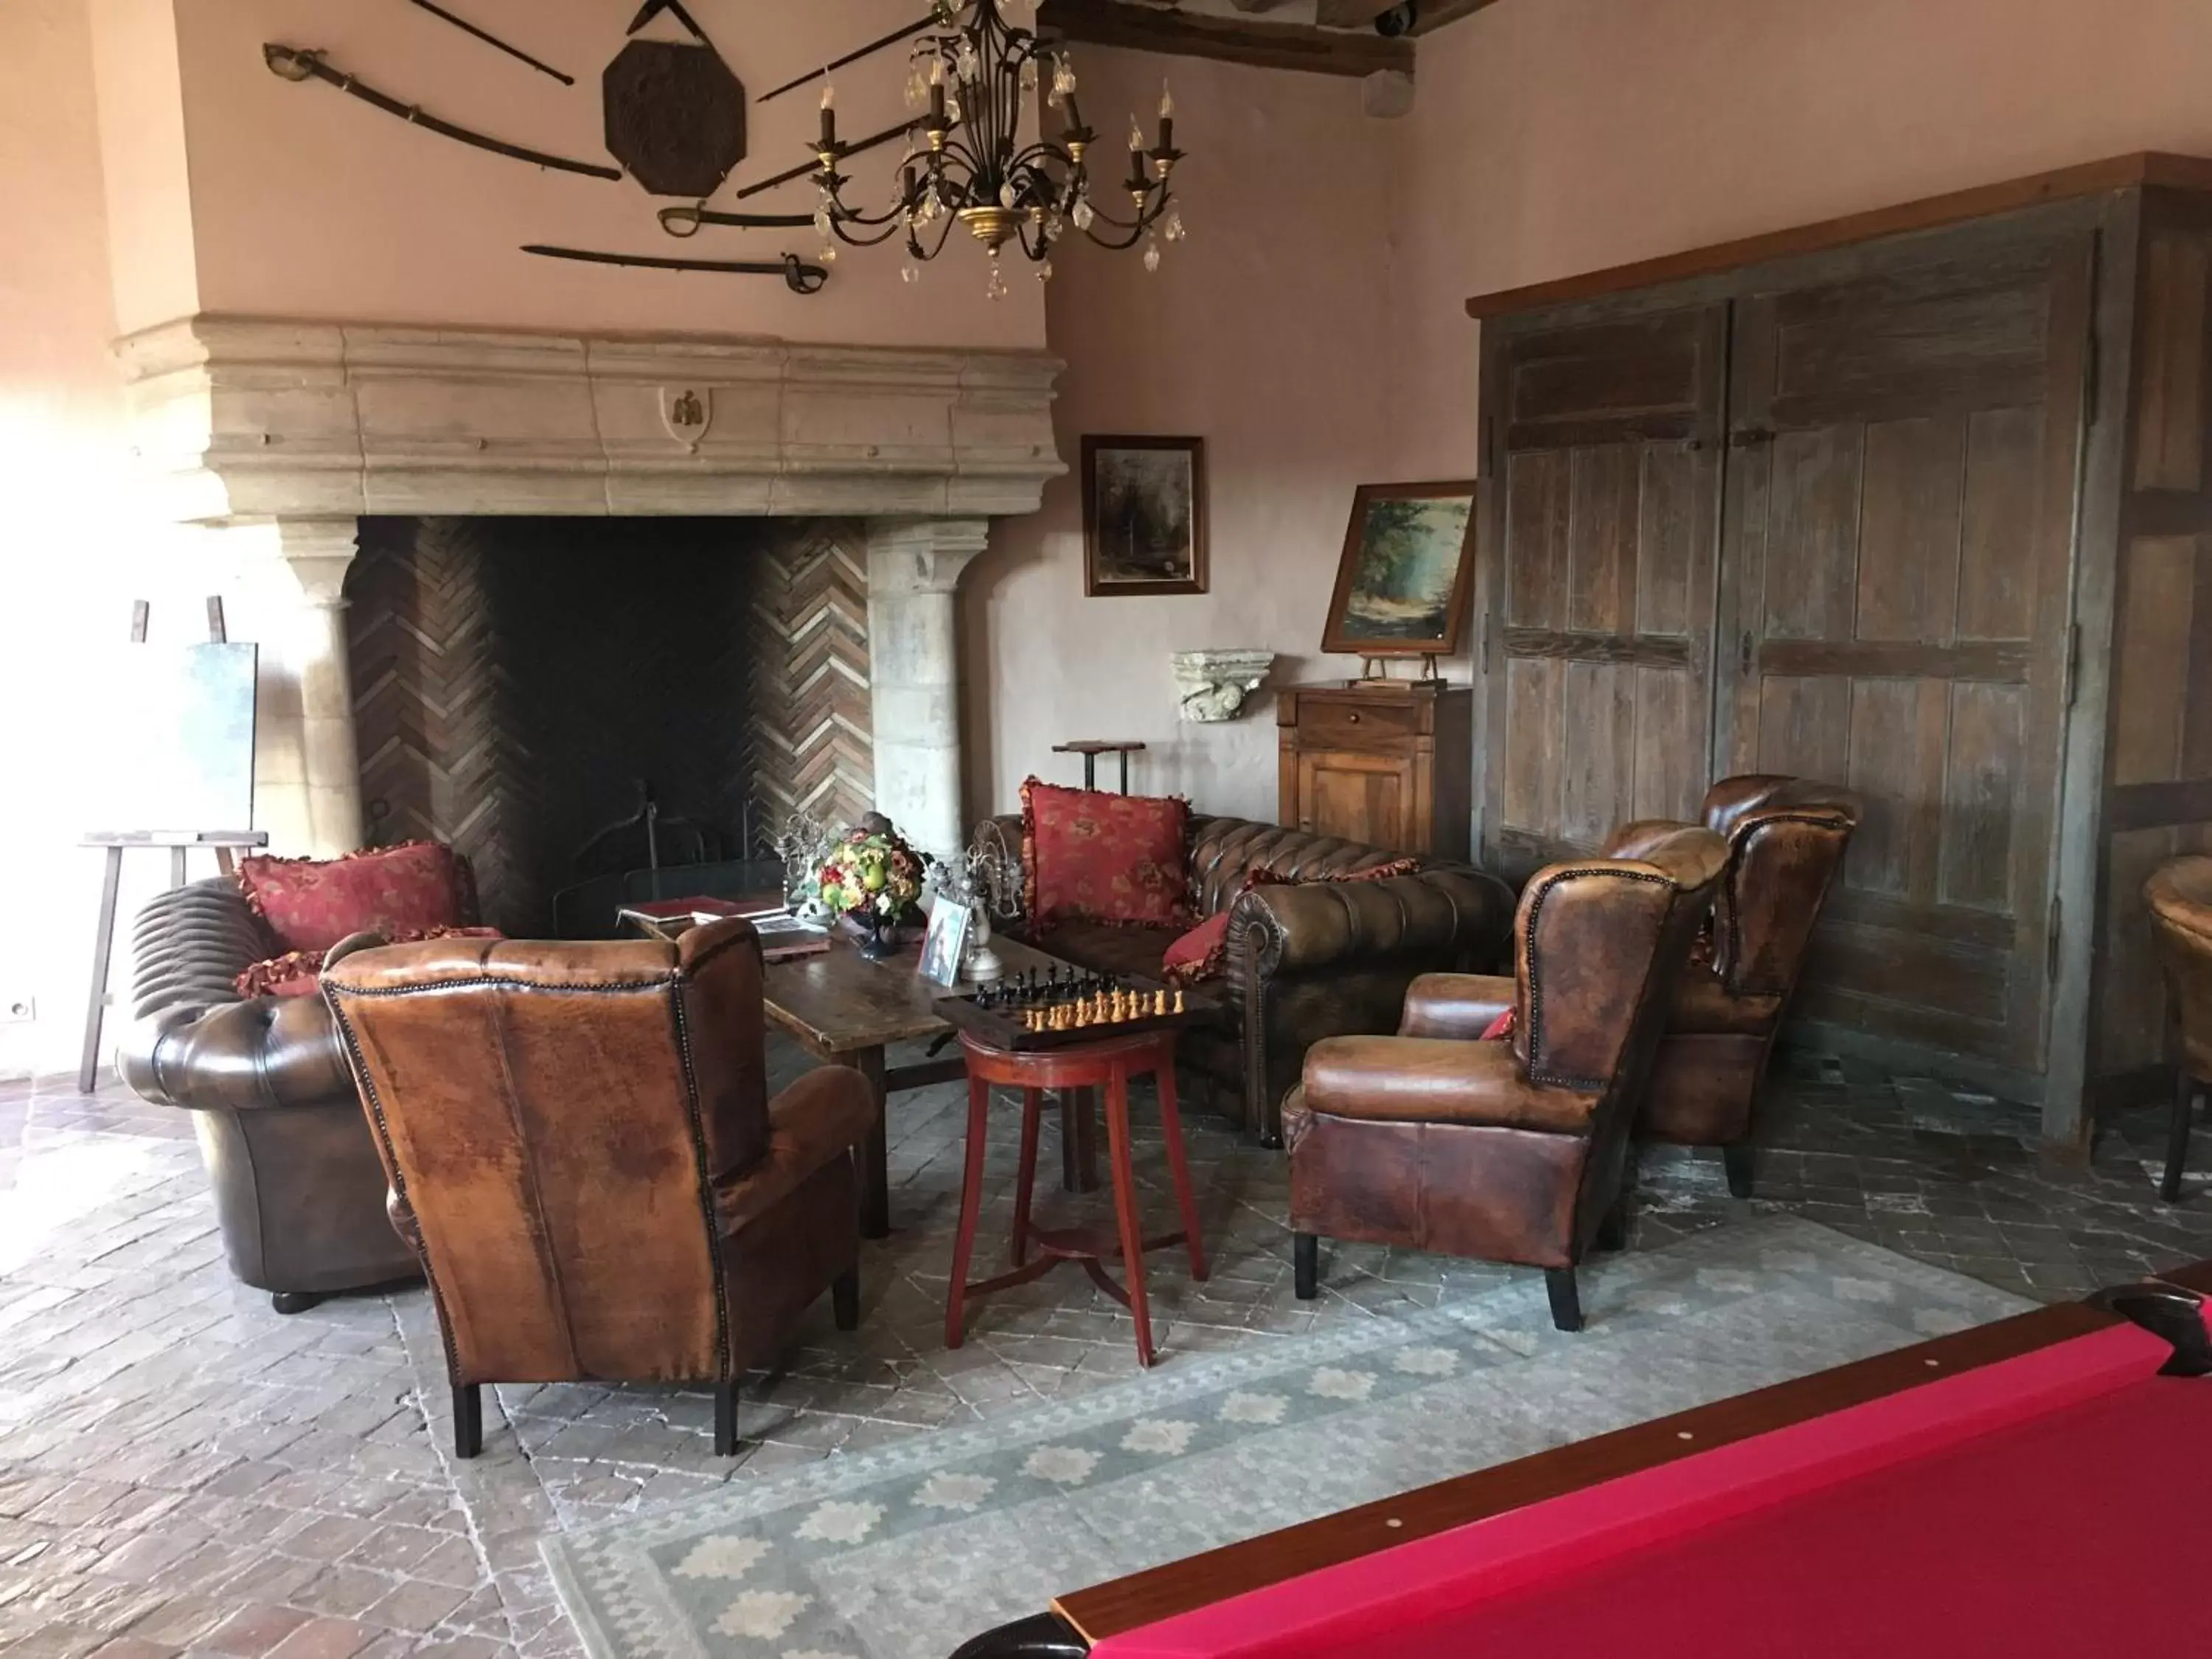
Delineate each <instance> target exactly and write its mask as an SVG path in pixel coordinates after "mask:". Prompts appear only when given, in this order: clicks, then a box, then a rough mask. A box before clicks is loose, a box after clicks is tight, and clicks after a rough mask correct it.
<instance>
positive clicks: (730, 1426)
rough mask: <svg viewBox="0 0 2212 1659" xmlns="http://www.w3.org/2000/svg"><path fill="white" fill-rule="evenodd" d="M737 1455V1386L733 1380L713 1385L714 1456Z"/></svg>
mask: <svg viewBox="0 0 2212 1659" xmlns="http://www.w3.org/2000/svg"><path fill="white" fill-rule="evenodd" d="M714 1455H715V1456H717V1457H735V1456H736V1455H738V1385H737V1383H736V1382H735V1380H732V1381H730V1382H727V1383H716V1384H714Z"/></svg>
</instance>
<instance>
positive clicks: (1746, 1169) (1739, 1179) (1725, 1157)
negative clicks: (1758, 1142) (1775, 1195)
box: [1721, 1140, 1756, 1198]
mask: <svg viewBox="0 0 2212 1659" xmlns="http://www.w3.org/2000/svg"><path fill="white" fill-rule="evenodd" d="M1721 1166H1722V1167H1723V1169H1725V1170H1727V1171H1728V1188H1729V1192H1730V1193H1732V1194H1735V1196H1736V1197H1738V1198H1749V1197H1750V1196H1751V1182H1752V1177H1753V1175H1754V1174H1755V1173H1756V1171H1755V1170H1754V1169H1753V1164H1752V1158H1751V1143H1750V1142H1749V1141H1747V1140H1743V1141H1739V1142H1737V1143H1736V1144H1735V1146H1723V1147H1722V1148H1721Z"/></svg>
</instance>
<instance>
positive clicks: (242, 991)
mask: <svg viewBox="0 0 2212 1659" xmlns="http://www.w3.org/2000/svg"><path fill="white" fill-rule="evenodd" d="M322 975H323V953H322V952H321V951H286V952H285V953H284V954H283V956H281V957H270V958H269V960H268V961H266V962H257V963H254V964H253V966H252V967H251V968H249V969H246V971H245V972H244V973H242V974H240V975H239V976H238V977H237V978H236V979H235V980H234V981H231V982H232V983H233V984H234V985H235V986H236V987H238V994H239V995H240V996H242V997H246V998H247V999H249V1000H251V999H252V998H254V997H311V996H313V995H314V994H315V993H316V991H317V990H318V989H319V988H320V987H321V985H322V982H323V981H322Z"/></svg>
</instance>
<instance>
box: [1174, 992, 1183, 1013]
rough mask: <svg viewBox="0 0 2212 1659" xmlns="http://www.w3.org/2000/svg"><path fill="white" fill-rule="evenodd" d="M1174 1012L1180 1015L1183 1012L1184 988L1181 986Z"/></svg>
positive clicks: (1176, 997)
mask: <svg viewBox="0 0 2212 1659" xmlns="http://www.w3.org/2000/svg"><path fill="white" fill-rule="evenodd" d="M1174 1012H1176V1013H1178V1014H1179V1013H1181V1012H1182V987H1180V986H1178V987H1176V994H1175V1009H1174Z"/></svg>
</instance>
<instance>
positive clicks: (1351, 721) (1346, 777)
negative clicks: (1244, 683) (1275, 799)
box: [1275, 683, 1474, 859]
mask: <svg viewBox="0 0 2212 1659" xmlns="http://www.w3.org/2000/svg"><path fill="white" fill-rule="evenodd" d="M1275 720H1276V723H1277V725H1278V726H1279V728H1280V731H1279V738H1280V750H1281V767H1282V784H1281V797H1280V801H1279V812H1278V817H1279V821H1280V822H1281V823H1284V824H1285V825H1286V826H1288V827H1289V828H1291V829H1303V830H1305V831H1307V832H1308V833H1310V834H1312V835H1316V836H1342V837H1343V838H1344V839H1345V840H1346V841H1361V842H1369V843H1370V844H1372V845H1374V846H1376V847H1387V848H1393V849H1395V850H1399V851H1403V852H1407V853H1425V854H1431V855H1432V856H1434V857H1437V858H1452V859H1463V858H1465V857H1466V856H1467V854H1468V827H1469V823H1470V820H1471V819H1472V817H1473V814H1474V797H1473V795H1472V793H1470V789H1471V782H1470V781H1471V778H1472V775H1473V771H1474V691H1473V690H1471V689H1469V688H1468V687H1466V686H1436V685H1416V684H1410V683H1408V684H1392V685H1356V686H1320V685H1311V686H1295V687H1292V688H1291V690H1286V691H1284V692H1282V693H1281V694H1280V695H1279V696H1278V697H1277V698H1276V702H1275Z"/></svg>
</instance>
